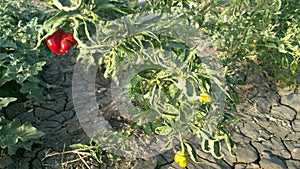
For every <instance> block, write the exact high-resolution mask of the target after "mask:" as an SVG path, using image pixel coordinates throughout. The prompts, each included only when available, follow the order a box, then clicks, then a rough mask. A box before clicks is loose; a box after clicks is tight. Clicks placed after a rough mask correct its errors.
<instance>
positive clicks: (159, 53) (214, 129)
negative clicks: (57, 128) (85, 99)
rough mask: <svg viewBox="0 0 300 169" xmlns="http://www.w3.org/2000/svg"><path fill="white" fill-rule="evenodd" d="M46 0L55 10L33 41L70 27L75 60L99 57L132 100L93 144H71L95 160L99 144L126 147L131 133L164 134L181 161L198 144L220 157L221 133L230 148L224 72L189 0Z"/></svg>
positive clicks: (117, 148)
mask: <svg viewBox="0 0 300 169" xmlns="http://www.w3.org/2000/svg"><path fill="white" fill-rule="evenodd" d="M47 2H48V4H50V5H51V6H53V7H54V8H55V9H57V12H56V13H54V14H53V16H52V17H51V18H49V19H48V20H47V21H46V22H44V25H43V27H42V28H41V29H40V31H39V42H38V44H37V47H39V45H41V44H42V43H43V42H44V40H45V39H47V38H48V37H49V36H53V35H52V34H53V33H54V34H55V32H56V31H58V30H60V29H65V30H68V31H70V32H73V35H74V39H75V40H76V41H77V48H78V49H79V54H78V57H77V60H78V61H82V63H85V64H86V67H91V66H93V65H95V64H98V65H99V67H100V66H102V65H103V64H104V66H105V73H104V76H105V77H107V78H112V79H113V80H114V82H115V83H116V86H118V87H119V88H122V92H120V93H115V94H113V95H114V96H117V97H115V98H118V97H119V96H121V97H122V96H123V95H124V94H125V95H126V96H128V97H129V99H128V100H127V104H128V105H130V104H131V105H135V106H133V107H130V108H129V107H126V108H127V109H128V111H127V113H128V114H129V116H130V118H129V119H128V120H129V122H124V123H126V124H127V125H128V126H130V127H129V128H124V129H121V130H120V131H118V132H116V131H108V132H105V133H103V135H100V136H96V137H94V138H92V140H93V142H94V143H96V145H99V147H98V146H96V147H97V149H95V146H91V147H92V148H91V147H87V146H86V145H80V144H76V145H74V146H73V147H76V148H80V149H81V150H88V151H90V152H91V154H92V156H94V157H95V158H96V159H97V160H98V161H99V162H101V161H102V160H101V155H102V153H99V152H102V151H106V152H109V153H111V152H112V153H114V154H116V155H119V153H120V152H122V155H124V153H125V154H126V155H132V154H133V152H134V151H135V150H134V148H133V147H132V144H130V142H131V141H132V139H138V138H137V137H143V138H145V135H146V137H147V136H152V137H155V136H158V137H159V138H162V139H164V140H165V145H164V146H163V149H170V148H172V146H173V143H174V142H176V141H178V142H179V143H180V145H181V151H180V153H177V156H176V157H175V161H177V162H178V163H179V165H180V166H182V167H184V166H186V164H187V161H186V159H183V157H185V154H188V155H189V156H190V158H191V159H192V160H193V161H194V162H199V161H198V160H197V154H196V151H195V148H197V146H198V145H200V147H201V148H202V150H203V151H205V152H208V153H211V154H212V155H213V156H214V157H216V158H222V157H223V156H224V155H223V153H222V152H221V142H222V141H225V142H226V147H227V148H228V150H229V152H231V150H232V148H233V147H234V143H233V141H232V140H231V138H230V133H229V131H228V129H227V127H228V125H229V124H230V123H232V122H234V121H235V120H236V119H235V118H234V117H233V116H232V114H231V112H230V110H226V109H225V108H226V102H228V103H233V100H232V97H231V93H228V92H227V91H226V81H225V80H224V79H225V77H224V76H225V74H226V72H224V71H223V69H222V68H223V65H217V64H218V63H220V62H219V59H218V58H217V57H216V52H215V51H214V49H213V47H212V46H210V45H209V44H210V43H211V42H209V39H208V37H207V36H205V35H204V34H201V30H200V29H198V28H197V23H196V22H194V21H193V20H191V19H190V18H191V17H190V12H189V11H190V10H191V8H192V7H193V6H190V4H191V2H192V1H184V2H177V1H176V3H172V2H171V1H170V2H168V5H166V4H160V3H158V4H155V3H154V4H151V3H148V4H147V3H146V4H145V6H140V5H139V4H138V2H137V1H126V0H124V1H118V2H115V1H108V0H102V1H97V2H95V1H92V0H90V1H89V0H88V1H83V0H77V1H64V2H60V1H57V0H54V1H47ZM95 56H96V57H95ZM218 66H219V67H218ZM87 70H88V69H87ZM124 72H126V73H125V75H124V74H123V73H124ZM117 102H118V100H117ZM231 105H233V104H231ZM137 131H140V132H138V134H137V135H136V134H135V133H136V132H137ZM190 138H194V139H196V140H197V141H196V142H192V141H191V140H190ZM116 140H119V141H116ZM120 140H121V141H120ZM119 144H121V145H119ZM96 152H98V153H96ZM179 156H182V157H179ZM184 160H185V161H184Z"/></svg>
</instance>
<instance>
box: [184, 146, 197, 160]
mask: <svg viewBox="0 0 300 169" xmlns="http://www.w3.org/2000/svg"><path fill="white" fill-rule="evenodd" d="M184 145H185V147H186V149H187V152H188V153H189V155H190V157H191V159H192V160H193V162H195V163H200V161H198V159H197V153H196V151H195V149H194V147H193V145H192V144H190V143H188V142H186V141H185V142H184Z"/></svg>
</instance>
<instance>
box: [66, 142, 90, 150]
mask: <svg viewBox="0 0 300 169" xmlns="http://www.w3.org/2000/svg"><path fill="white" fill-rule="evenodd" d="M70 148H72V149H89V148H90V146H88V145H85V144H80V143H78V144H72V145H70Z"/></svg>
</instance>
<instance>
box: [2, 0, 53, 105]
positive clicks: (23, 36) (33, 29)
mask: <svg viewBox="0 0 300 169" xmlns="http://www.w3.org/2000/svg"><path fill="white" fill-rule="evenodd" d="M43 13H44V12H42V11H38V10H37V9H36V8H34V7H32V6H31V7H30V8H29V6H27V5H26V3H21V2H17V1H14V2H13V1H6V0H2V1H1V7H0V14H1V18H3V19H1V21H0V29H1V33H0V56H1V57H0V97H4V98H5V97H11V99H9V100H8V99H6V101H15V100H16V99H12V98H22V96H21V95H20V93H22V94H25V96H26V97H27V98H28V99H36V100H39V101H42V100H43V97H42V88H41V81H40V79H39V77H38V73H39V72H40V71H41V70H42V67H43V65H45V63H46V62H45V61H44V60H43V59H42V58H41V56H42V55H46V54H48V55H49V56H51V54H50V53H48V52H45V51H46V50H45V48H44V47H42V48H40V49H39V50H33V48H34V46H35V44H36V40H37V30H38V29H39V27H40V25H39V22H40V21H41V20H42V19H43V17H45V15H44V14H43ZM39 19H40V20H39ZM15 91H19V92H15ZM2 103H4V104H6V102H1V107H2V106H3V105H2Z"/></svg>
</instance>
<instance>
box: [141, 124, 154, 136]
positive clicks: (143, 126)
mask: <svg viewBox="0 0 300 169" xmlns="http://www.w3.org/2000/svg"><path fill="white" fill-rule="evenodd" d="M142 130H143V131H144V132H145V134H147V135H150V134H152V131H151V128H150V126H149V125H147V124H144V125H142Z"/></svg>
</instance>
